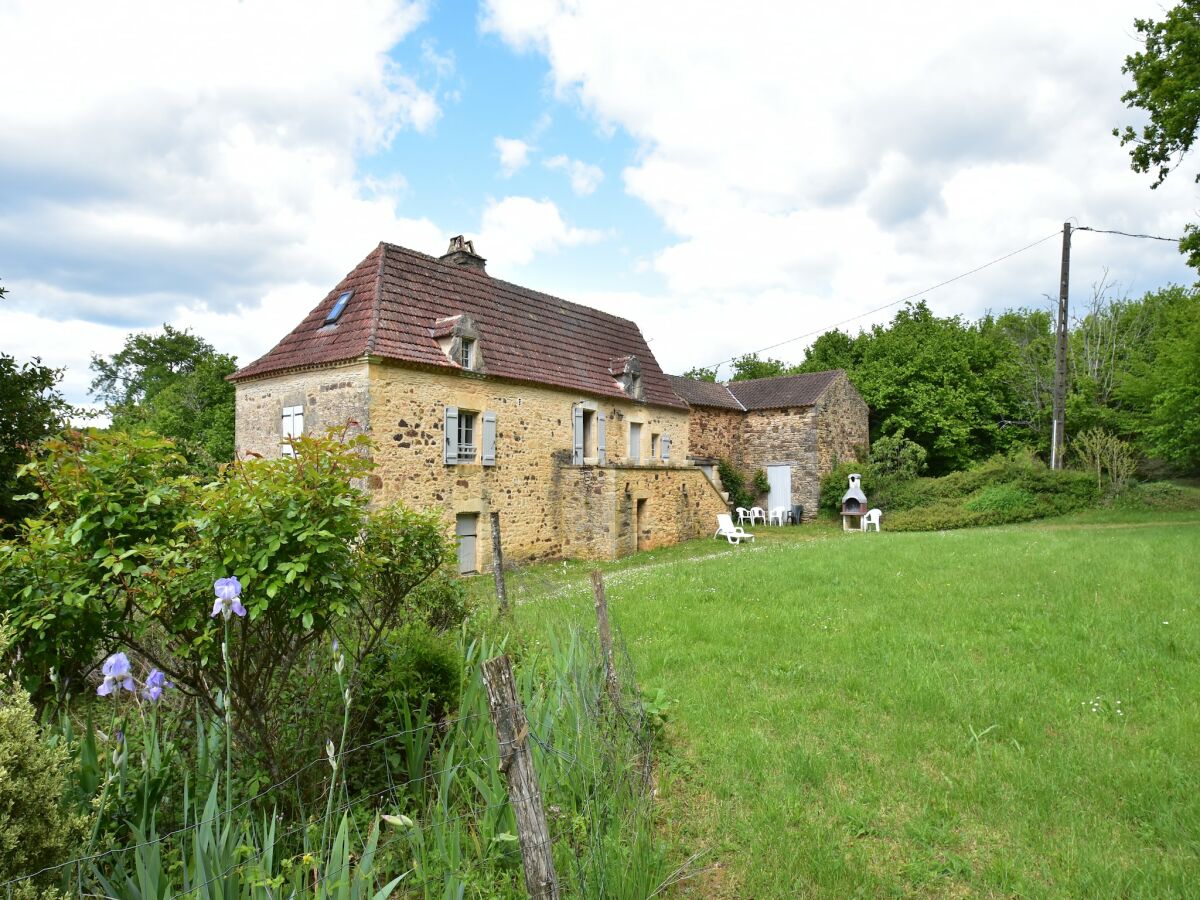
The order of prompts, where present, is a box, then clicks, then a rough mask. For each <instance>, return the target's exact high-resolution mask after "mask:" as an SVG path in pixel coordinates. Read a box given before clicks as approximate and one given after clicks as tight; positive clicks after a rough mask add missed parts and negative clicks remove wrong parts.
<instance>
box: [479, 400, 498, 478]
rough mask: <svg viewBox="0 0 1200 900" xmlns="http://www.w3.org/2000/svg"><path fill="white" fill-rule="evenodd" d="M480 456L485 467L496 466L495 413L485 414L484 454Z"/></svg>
mask: <svg viewBox="0 0 1200 900" xmlns="http://www.w3.org/2000/svg"><path fill="white" fill-rule="evenodd" d="M480 455H481V456H482V457H483V464H484V465H485V466H494V465H495V464H496V414H495V413H494V412H485V413H484V414H483V452H482V453H481V454H480Z"/></svg>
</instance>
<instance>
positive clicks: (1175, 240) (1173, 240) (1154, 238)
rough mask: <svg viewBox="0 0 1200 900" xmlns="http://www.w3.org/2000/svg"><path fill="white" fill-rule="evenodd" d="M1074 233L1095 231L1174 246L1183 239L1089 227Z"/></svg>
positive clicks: (1080, 227) (1078, 227)
mask: <svg viewBox="0 0 1200 900" xmlns="http://www.w3.org/2000/svg"><path fill="white" fill-rule="evenodd" d="M1072 230H1073V231H1094V232H1095V233H1096V234H1119V235H1121V236H1122V237H1131V238H1145V239H1146V240H1148V241H1169V242H1171V243H1172V244H1177V243H1179V242H1180V241H1181V240H1183V238H1169V237H1159V236H1158V235H1157V234H1130V233H1129V232H1128V231H1110V230H1109V229H1107V228H1091V227H1089V226H1087V225H1076V226H1075V227H1074V228H1073V229H1072Z"/></svg>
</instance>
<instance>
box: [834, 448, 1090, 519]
mask: <svg viewBox="0 0 1200 900" xmlns="http://www.w3.org/2000/svg"><path fill="white" fill-rule="evenodd" d="M851 472H858V473H860V474H861V475H862V488H863V492H864V493H865V494H866V495H867V502H868V503H869V504H870V505H871V506H877V507H879V508H880V509H882V510H883V513H884V522H885V525H884V527H885V528H887V529H888V530H889V531H932V530H942V529H947V528H968V527H973V526H977V525H1000V524H1003V523H1005V522H1023V521H1027V520H1030V519H1039V518H1044V517H1046V516H1056V515H1062V514H1063V513H1066V512H1072V511H1074V510H1077V509H1084V508H1087V507H1089V506H1093V505H1095V503H1096V502H1097V500H1098V499H1099V496H1100V493H1099V491H1098V489H1097V487H1096V484H1095V481H1094V479H1093V478H1092V476H1090V475H1088V474H1087V473H1084V472H1076V471H1059V472H1056V471H1054V470H1052V469H1050V468H1049V467H1047V466H1046V465H1044V464H1043V463H1041V462H1040V461H1038V460H1037V459H1035V458H1033V457H1032V456H1030V455H1028V454H1025V453H1021V452H1019V451H1014V452H1013V453H1011V454H1009V455H1007V456H1005V455H999V456H996V457H993V458H992V459H990V460H988V461H987V462H984V463H980V464H979V465H976V466H973V467H972V468H970V469H968V470H965V471H961V472H952V473H951V474H949V475H944V476H942V477H938V478H908V477H904V476H898V475H888V474H883V473H880V472H879V471H878V470H877V468H876V467H875V466H873V465H868V466H864V465H862V464H861V463H843V464H841V465H839V466H837V467H835V468H834V470H833V471H832V472H830V473H829V475H827V476H826V477H825V478H824V479H822V481H821V508H822V509H824V510H826V511H827V512H830V513H834V512H836V511H837V509H838V508H839V501H840V499H841V495H842V494H843V493H844V492H845V490H846V476H847V475H848V474H850V473H851Z"/></svg>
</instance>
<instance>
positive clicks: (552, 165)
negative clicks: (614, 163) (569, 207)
mask: <svg viewBox="0 0 1200 900" xmlns="http://www.w3.org/2000/svg"><path fill="white" fill-rule="evenodd" d="M545 166H546V168H547V169H555V170H559V171H562V172H566V173H567V177H568V178H569V179H570V180H571V190H573V191H574V192H575V193H576V194H578V195H579V196H580V197H586V196H588V195H589V194H594V193H595V192H596V188H598V187H600V182H602V181H603V180H604V170H603V169H601V168H600V167H599V166H594V165H592V164H591V163H585V162H583V161H582V160H578V159H571V158H570V157H567V156H564V155H562V154H559V155H558V156H552V157H550V158H549V159H548V160H546V162H545Z"/></svg>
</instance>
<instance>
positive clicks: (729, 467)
mask: <svg viewBox="0 0 1200 900" xmlns="http://www.w3.org/2000/svg"><path fill="white" fill-rule="evenodd" d="M717 474H718V475H720V476H721V485H722V487H724V488H725V492H726V493H727V494H729V502H730V503H732V504H733V507H734V509H736V508H737V507H739V506H743V507H746V508H749V507H751V506H753V505H754V501H755V499H756V498H755V496H754V495H753V494H751V493H750V491H749V490H747V489H746V479H745V477H743V475H742V473H741V471H740V470H739V469H737V468H736V467H734V465H733V463H731V462H729V460H727V459H722V460H718V461H717Z"/></svg>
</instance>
